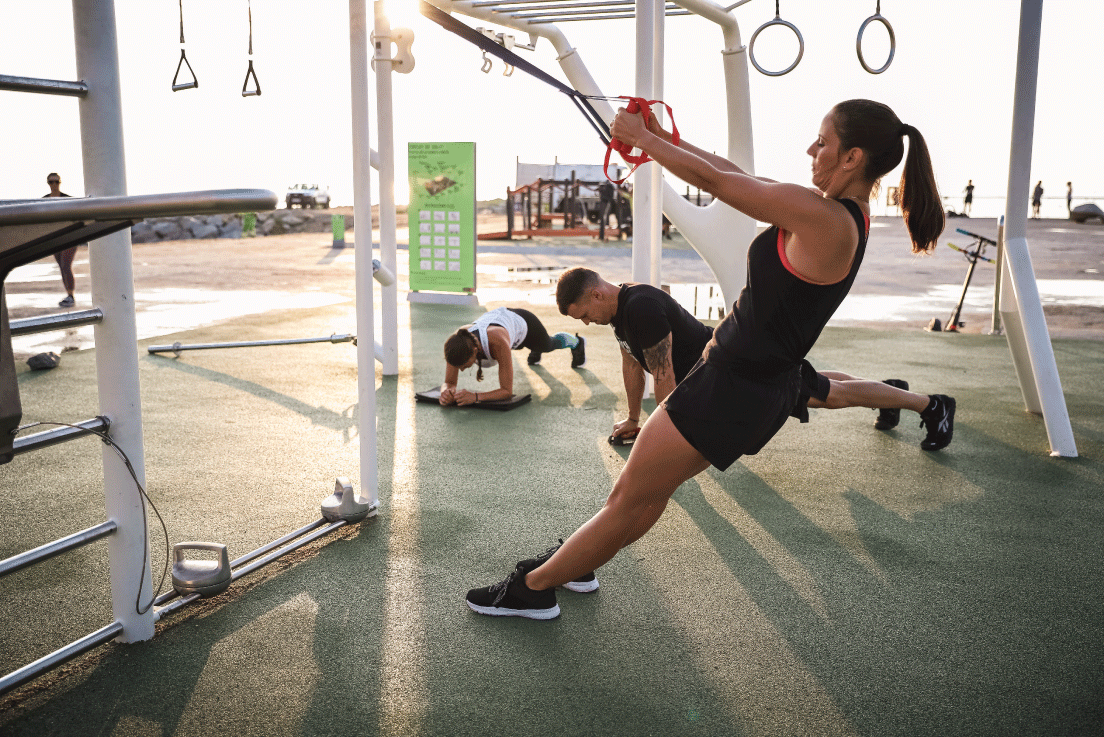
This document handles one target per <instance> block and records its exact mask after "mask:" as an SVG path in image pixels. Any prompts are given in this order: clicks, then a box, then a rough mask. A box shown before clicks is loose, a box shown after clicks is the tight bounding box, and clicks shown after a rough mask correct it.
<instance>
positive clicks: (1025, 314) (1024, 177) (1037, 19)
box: [1001, 0, 1077, 458]
mask: <svg viewBox="0 0 1104 737" xmlns="http://www.w3.org/2000/svg"><path fill="white" fill-rule="evenodd" d="M1042 15H1043V0H1021V2H1020V30H1019V43H1018V47H1017V51H1016V98H1015V101H1014V102H1013V105H1012V141H1011V155H1010V157H1009V163H1008V197H1007V201H1006V202H1005V213H1004V228H1005V230H1004V263H1003V268H1004V272H1005V273H1006V274H1007V275H1008V277H1009V280H1008V281H1009V282H1011V284H1010V286H1011V293H1009V290H1007V289H1005V288H1004V287H1003V286H1002V289H1001V301H1002V302H1007V307H1008V308H1009V309H1007V313H1008V314H1007V315H1006V317H1005V323H1006V324H1008V326H1009V329H1008V339H1009V348H1010V349H1011V350H1012V360H1013V363H1014V364H1015V367H1016V375H1017V377H1018V378H1019V380H1020V391H1021V393H1022V394H1023V397H1024V404H1025V406H1026V409H1027V410H1028V411H1030V412H1036V413H1042V415H1043V421H1044V423H1045V425H1046V432H1047V439H1048V440H1049V442H1050V454H1051V455H1052V456H1063V457H1067V458H1075V457H1077V443H1076V441H1075V439H1074V437H1073V427H1072V425H1071V424H1070V418H1069V409H1068V408H1067V407H1066V399H1065V395H1064V394H1063V392H1062V380H1061V378H1060V377H1059V375H1058V366H1057V363H1056V362H1055V359H1054V346H1053V345H1052V344H1051V342H1050V333H1049V332H1048V330H1047V324H1046V316H1045V315H1044V314H1043V303H1042V299H1041V298H1040V296H1039V285H1038V283H1037V282H1036V280H1035V269H1034V267H1033V266H1032V264H1031V252H1030V250H1029V249H1028V243H1027V201H1028V196H1027V193H1028V192H1029V191H1030V188H1031V154H1032V145H1033V143H1034V136H1035V101H1036V96H1037V91H1038V82H1039V45H1040V38H1039V37H1040V33H1041V31H1040V29H1041V27H1042ZM1006 285H1007V283H1006ZM1005 312H1006V307H1005V305H1002V307H1001V313H1002V314H1004V313H1005ZM1014 333H1018V335H1014Z"/></svg>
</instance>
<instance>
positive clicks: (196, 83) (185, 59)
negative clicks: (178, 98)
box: [172, 49, 199, 92]
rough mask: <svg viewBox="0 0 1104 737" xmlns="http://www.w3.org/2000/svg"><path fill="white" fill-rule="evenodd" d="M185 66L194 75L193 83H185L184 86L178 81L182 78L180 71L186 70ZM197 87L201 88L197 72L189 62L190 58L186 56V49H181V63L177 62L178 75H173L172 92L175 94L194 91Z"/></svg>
mask: <svg viewBox="0 0 1104 737" xmlns="http://www.w3.org/2000/svg"><path fill="white" fill-rule="evenodd" d="M184 65H187V66H188V71H189V72H190V73H191V75H192V81H191V82H184V83H182V84H177V83H176V80H177V78H179V77H180V70H181V69H183V68H184ZM197 87H199V78H198V77H196V73H195V70H194V69H192V65H191V62H189V61H188V57H187V56H185V55H184V49H181V50H180V61H179V62H177V64H176V74H175V75H173V81H172V91H173V92H179V91H180V90H193V89H195V88H197Z"/></svg>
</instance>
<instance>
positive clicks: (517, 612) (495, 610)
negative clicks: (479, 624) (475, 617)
mask: <svg viewBox="0 0 1104 737" xmlns="http://www.w3.org/2000/svg"><path fill="white" fill-rule="evenodd" d="M467 604H468V607H470V608H471V610H472V611H473V612H477V613H479V614H486V615H487V616H489V617H525V618H526V619H555V618H556V617H558V616H560V605H559V604H557V605H556V606H554V607H552V608H551V609H507V608H506V607H501V606H480V605H479V604H472V603H471V602H470V601H469V602H467Z"/></svg>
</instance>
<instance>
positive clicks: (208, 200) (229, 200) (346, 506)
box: [0, 0, 414, 693]
mask: <svg viewBox="0 0 1104 737" xmlns="http://www.w3.org/2000/svg"><path fill="white" fill-rule="evenodd" d="M180 5H181V35H180V41H181V45H182V46H183V44H184V34H183V12H182V9H183V3H182V0H181V3H180ZM375 9H376V19H375V33H374V40H375V42H376V43H374V44H373V46H374V50H375V53H374V57H373V58H372V59H371V62H372V68H373V69H374V70H375V72H376V80H377V99H378V101H379V109H380V110H381V111H382V110H386V111H387V119H386V124H381V133H380V152H379V154H377V153H376V152H375V151H373V150H372V149H371V148H370V146H369V145H368V141H369V138H368V121H367V117H366V116H365V115H357V114H356V113H354V115H353V141H352V153H353V156H352V158H353V169H354V182H355V194H354V211H355V214H356V216H357V217H358V218H360V220H361V222H371V220H372V218H371V197H370V194H371V193H370V190H369V182H370V177H369V171H368V168H369V167H371V166H375V167H376V168H378V169H379V170H380V173H381V178H382V179H383V180H384V181H393V180H394V146H393V141H392V137H391V130H390V129H391V123H390V116H389V113H390V109H391V97H390V75H391V73H392V72H395V71H399V72H409V71H411V70H412V69H413V66H414V63H413V57H412V56H411V55H410V53H409V46H410V44H411V42H412V40H413V34H412V33H410V32H409V31H406V30H404V29H395V31H394V32H392V31H391V29H390V26H389V23H388V22H387V18H386V15H385V14H384V13H383V9H382V2H380V1H378V0H377V2H376V3H375ZM73 19H74V38H75V42H76V61H77V76H78V78H79V80H78V81H65V80H52V79H41V78H32V77H17V76H9V75H0V90H7V91H16V92H29V93H37V94H48V95H58V96H67V97H76V98H79V102H80V119H81V135H82V151H83V170H84V189H85V191H86V192H87V193H88V194H89V196H88V197H84V198H47V199H35V200H27V201H24V200H19V201H12V202H0V463H8V462H11V461H12V459H13V458H14V457H15V456H16V455H19V454H21V453H27V452H30V451H33V450H38V449H41V448H45V447H47V446H50V445H56V444H58V443H62V442H65V441H68V440H72V439H75V438H78V437H83V436H85V435H95V436H97V437H98V438H100V439H101V440H102V441H103V442H104V443H105V444H106V445H108V446H109V447H110V449H111V450H112V451H113V453H112V452H107V451H106V450H105V452H104V453H103V467H104V496H105V512H106V521H105V522H103V523H100V524H98V525H95V526H93V527H90V528H88V529H86V530H81V531H79V532H76V533H73V534H71V535H67V536H65V537H62V538H60V539H58V540H55V541H53V542H50V543H47V544H45V545H41V546H39V547H37V548H34V549H32V550H28V551H26V552H23V553H20V554H18V555H15V556H12V557H10V558H7V559H5V560H2V561H0V576H3V575H6V574H8V573H11V572H14V571H17V570H20V569H22V568H25V567H27V566H29V565H32V564H34V563H38V562H42V561H44V560H47V559H49V558H52V557H54V556H56V555H59V554H61V553H64V552H67V551H71V550H74V549H76V548H79V547H81V546H84V545H87V544H89V543H91V542H94V541H97V540H101V539H104V540H106V541H107V542H108V558H109V565H110V570H111V576H110V579H111V580H110V591H111V608H112V614H113V619H114V621H112V622H111V623H110V624H108V625H107V626H104V627H101V628H100V629H98V630H96V631H94V632H92V633H91V634H89V635H87V636H85V637H82V638H80V639H78V640H76V641H74V642H71V643H69V644H68V645H65V646H63V647H61V648H59V649H57V650H55V651H53V652H51V653H49V654H47V655H45V656H43V657H40V658H38V659H37V660H35V661H34V662H31V663H29V664H27V665H25V666H23V667H21V668H18V669H17V670H15V671H13V672H11V673H8V674H7V675H5V676H2V677H0V693H6V692H7V691H10V690H12V689H14V688H17V687H18V686H20V685H21V684H24V683H26V682H28V681H30V680H32V679H34V678H36V677H37V676H39V675H42V674H43V673H45V672H47V671H49V670H51V669H53V668H55V667H57V666H58V665H60V664H62V663H64V662H66V661H68V660H70V659H72V658H74V657H76V656H78V655H80V654H82V653H84V652H86V651H88V650H91V649H93V648H95V647H97V646H99V645H102V644H104V643H107V642H109V641H112V640H116V641H119V642H139V641H142V640H148V639H150V638H152V637H153V635H154V631H155V630H154V625H155V623H156V621H157V620H158V619H159V618H160V617H162V616H164V615H165V614H166V613H167V612H169V611H172V610H173V609H175V608H178V607H179V606H182V605H183V604H184V603H186V602H185V601H184V600H185V599H187V600H188V601H192V600H194V599H195V598H199V597H200V596H211V595H213V594H215V593H217V592H218V591H220V590H223V589H224V588H225V586H228V585H229V583H230V582H232V581H233V580H236V579H237V578H239V577H241V576H243V575H246V574H247V573H249V572H251V571H254V570H256V569H257V568H259V567H261V566H263V565H266V564H267V563H268V562H271V561H272V560H275V559H276V558H278V557H280V556H282V555H284V554H286V553H287V552H290V551H291V550H295V549H298V548H300V547H302V546H304V545H306V544H307V543H309V542H311V541H313V540H316V539H318V538H320V537H322V536H323V535H326V534H328V533H329V532H332V531H333V530H335V529H338V528H339V527H341V526H344V525H346V524H350V523H355V522H359V521H361V520H363V519H365V518H367V517H369V516H372V515H374V514H376V513H377V510H378V504H379V503H378V490H377V480H378V468H377V463H376V437H375V433H376V428H375V424H376V420H375V412H376V405H375V386H374V383H375V382H374V373H375V372H374V371H372V370H368V371H365V370H363V367H364V366H374V364H375V361H376V360H377V359H378V360H380V361H381V363H382V364H383V372H384V375H394V374H397V373H398V357H397V342H398V341H397V316H396V313H397V298H396V294H395V279H394V273H395V261H396V256H395V233H394V231H395V205H394V197H393V194H391V193H390V192H388V191H386V189H385V190H384V191H383V192H381V196H380V207H381V230H382V236H381V261H382V264H380V263H379V262H376V263H375V264H373V260H372V258H371V250H370V249H357V252H356V273H357V274H358V275H359V276H360V278H357V279H356V287H357V325H358V328H359V329H358V333H359V334H360V335H361V336H362V338H363V339H362V340H361V341H359V343H358V342H357V341H356V340H355V339H354V341H353V342H354V343H355V344H357V362H358V365H360V366H361V367H362V370H361V371H359V372H358V403H359V406H360V415H359V422H360V428H361V432H359V433H358V434H359V438H360V440H359V443H360V448H359V449H360V456H361V464H360V481H361V487H362V489H363V490H364V495H363V496H362V495H360V494H357V493H356V492H355V491H354V490H353V488H352V485H351V484H350V483H349V481H348V479H346V478H343V477H339V478H338V479H337V482H336V489H335V491H334V493H333V494H331V495H330V496H329V497H327V498H326V499H324V500H323V502H322V505H321V513H322V518H321V519H320V520H318V521H316V522H314V523H311V524H310V525H307V526H306V527H303V528H301V529H299V530H296V531H294V532H292V533H290V534H288V535H284V536H283V537H281V538H279V539H278V540H275V541H273V542H271V543H268V544H267V545H265V546H262V548H259V549H258V550H255V551H253V552H252V553H249V554H248V555H246V556H244V557H243V558H239V559H238V560H236V561H228V560H227V558H228V553H224V548H223V546H222V544H221V543H202V542H195V541H189V542H186V543H181V544H179V545H178V546H177V548H176V549H174V550H173V552H172V554H171V558H172V559H173V560H174V565H173V569H174V589H173V591H171V592H169V593H167V594H164V595H162V596H157V592H156V591H154V590H153V577H152V575H151V571H150V555H149V552H150V547H149V534H148V530H147V517H146V505H147V504H149V506H150V508H151V509H153V511H154V513H155V514H156V513H157V510H156V508H155V507H153V504H152V501H151V500H150V499H149V498H148V496H146V494H145V489H144V488H143V486H142V483H141V482H140V481H139V479H140V478H142V477H144V475H145V470H144V452H143V438H142V416H141V410H140V407H141V402H140V399H139V398H140V389H139V384H138V361H137V358H138V350H137V348H138V346H137V332H136V323H135V314H134V283H133V276H132V263H131V261H132V248H131V242H130V237H129V228H130V226H131V225H133V224H134V223H136V222H138V221H140V220H142V219H143V218H147V217H173V216H185V215H208V214H221V213H239V212H259V211H264V210H273V209H275V208H276V206H277V198H276V195H275V194H274V193H272V192H270V191H267V190H214V191H205V192H185V193H176V194H159V195H134V196H130V195H127V194H126V176H125V167H124V155H123V152H124V145H123V128H122V103H121V94H120V78H119V54H118V42H117V34H118V31H117V27H116V21H115V9H114V4H113V2H112V1H111V0H73ZM369 22H370V16H368V13H367V12H366V3H365V0H352V1H351V2H350V9H349V26H350V47H351V60H350V66H351V76H352V88H353V90H352V98H353V110H354V111H356V110H367V109H368V106H367V82H368V80H367V70H368V67H369V42H368V33H367V29H368V24H369ZM392 43H396V44H398V45H399V52H398V53H396V54H395V55H394V56H393V57H392V53H393V52H392V49H391V45H392ZM250 50H252V49H251V48H250ZM185 65H186V66H187V67H188V71H189V72H192V69H191V64H190V63H189V62H188V61H187V57H186V54H185V52H184V50H183V48H182V49H181V62H180V64H178V68H177V75H176V77H174V80H173V85H172V87H173V91H174V92H175V91H180V90H184V89H192V88H195V87H198V81H197V80H196V79H195V76H194V72H193V73H192V76H193V79H192V81H191V82H182V81H181V80H180V79H179V77H180V72H181V70H182V68H183V66H185ZM247 75H248V72H247ZM251 76H253V77H254V79H255V74H253V75H251ZM248 78H249V77H248V76H247V87H248ZM247 92H248V89H246V90H244V91H243V96H246V97H248V96H251V95H249V94H247ZM257 94H259V87H258V89H257ZM86 242H87V243H89V254H90V259H89V264H90V270H91V274H92V302H93V304H95V305H96V307H95V308H94V309H90V310H81V311H74V312H72V313H66V314H62V315H51V316H48V317H44V318H33V319H29V320H21V321H17V322H18V325H15V326H13V325H10V324H9V320H8V316H7V309H6V303H5V302H4V301H3V290H2V284H3V278H4V277H6V276H7V274H8V273H9V272H10V271H11V269H13V268H15V267H17V266H20V265H22V264H25V263H29V262H30V261H35V260H37V259H40V258H43V257H45V256H49V255H50V254H53V253H57V252H59V251H61V250H64V249H66V248H69V247H71V246H73V245H77V244H80V243H86ZM369 274H371V275H372V277H374V278H372V277H369V276H368V275H369ZM375 281H379V282H380V283H381V284H382V285H383V300H382V301H383V312H384V314H383V345H382V346H380V344H378V343H375V340H374V331H375V328H374V319H373V315H372V312H373V296H372V292H373V288H372V285H373V283H374V282H375ZM89 324H92V325H95V328H96V343H97V346H96V363H97V371H96V375H97V381H98V390H99V404H100V407H99V412H98V414H97V415H96V416H95V417H94V418H92V419H89V420H84V421H81V422H74V423H65V422H36V423H31V424H30V425H26V426H23V427H20V425H19V422H20V420H21V418H22V406H21V404H20V400H19V387H18V384H17V382H16V374H15V366H14V355H13V352H12V348H11V337H12V335H13V334H20V335H21V334H28V333H35V332H44V331H48V330H60V329H64V328H69V327H76V326H80V325H89ZM373 348H375V354H376V355H373V353H372V350H373ZM39 425H53V426H56V428H55V429H51V430H48V431H45V432H37V433H35V434H33V435H26V436H24V437H20V438H15V437H14V435H15V434H16V432H19V431H22V430H29V429H31V428H33V427H38V426H39ZM135 494H138V495H140V497H139V498H140V500H141V501H140V503H137V504H136V503H135ZM158 517H160V515H159V514H158ZM162 526H163V523H162ZM165 542H166V550H167V551H168V548H169V545H168V533H167V531H166V540H165ZM200 554H205V555H211V554H214V555H215V556H216V557H215V560H204V559H202V558H201V557H199V555H200ZM168 561H169V557H166V572H165V575H167V574H168ZM228 571H229V576H227V572H228ZM165 575H163V577H162V581H161V583H162V584H163V583H164V577H165ZM178 588H179V591H178ZM158 590H160V584H159V585H158ZM181 592H184V593H186V596H182V597H181V601H180V602H173V603H172V604H171V605H169V606H168V607H161V608H157V607H158V604H159V603H164V602H166V601H168V599H171V598H175V597H177V596H181Z"/></svg>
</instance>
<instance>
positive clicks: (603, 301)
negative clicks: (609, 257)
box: [556, 267, 713, 438]
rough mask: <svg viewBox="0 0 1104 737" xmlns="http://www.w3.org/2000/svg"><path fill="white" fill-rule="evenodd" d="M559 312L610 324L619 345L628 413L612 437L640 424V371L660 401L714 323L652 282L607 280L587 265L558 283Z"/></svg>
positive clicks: (691, 364) (690, 364)
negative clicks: (700, 319) (699, 317)
mask: <svg viewBox="0 0 1104 737" xmlns="http://www.w3.org/2000/svg"><path fill="white" fill-rule="evenodd" d="M556 303H557V304H558V305H559V308H560V313H561V314H564V315H568V316H570V317H573V318H575V319H576V320H582V321H583V323H585V324H587V325H589V324H590V323H592V322H593V323H597V324H599V325H609V326H610V327H612V328H613V334H614V336H615V337H616V338H617V343H618V344H619V345H620V346H621V374H622V376H623V377H624V380H625V393H626V394H627V395H628V400H629V416H628V417H627V418H626V419H624V420H622V421H621V422H618V423H617V424H616V425H614V426H613V437H622V436H624V437H626V438H630V437H633V436H635V435H636V433H637V432H639V430H640V405H641V402H642V401H643V399H644V381H645V380H644V372H645V371H646V372H648V373H650V374H651V375H652V379H653V380H654V381H655V399H656V403H657V404H659V403H660V402H662V401H663V400H664V399H666V398H667V395H668V394H670V393H671V392H672V391H673V390H674V388H675V386H676V385H677V384H678V383H679V382H680V381H682V380H683V378H684V377H685V376H686V374H687V373H689V372H690V369H692V368H693V367H694V364H695V363H697V362H698V359H699V358H701V355H702V350H703V349H704V348H705V345H706V343H708V342H709V339H710V337H711V336H712V335H713V329H712V328H710V327H708V326H707V325H703V324H702V323H700V322H698V320H697V318H695V317H694V316H693V315H691V314H690V313H689V312H688V311H687V310H686V309H685V308H683V307H682V305H680V304H679V303H678V302H676V301H675V300H674V298H672V297H671V295H669V294H667V293H666V292H664V291H663V290H662V289H657V288H656V287H653V286H651V285H650V284H620V285H619V284H611V283H610V282H608V281H606V280H605V279H603V278H602V277H601V276H599V275H598V273H597V272H595V271H592V270H590V269H586V268H582V267H575V268H573V269H568V270H567V271H565V272H564V273H563V275H562V276H561V277H560V280H559V282H558V284H557V285H556Z"/></svg>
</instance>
